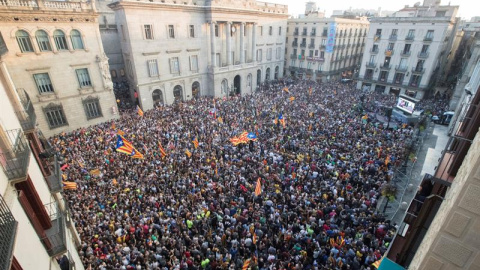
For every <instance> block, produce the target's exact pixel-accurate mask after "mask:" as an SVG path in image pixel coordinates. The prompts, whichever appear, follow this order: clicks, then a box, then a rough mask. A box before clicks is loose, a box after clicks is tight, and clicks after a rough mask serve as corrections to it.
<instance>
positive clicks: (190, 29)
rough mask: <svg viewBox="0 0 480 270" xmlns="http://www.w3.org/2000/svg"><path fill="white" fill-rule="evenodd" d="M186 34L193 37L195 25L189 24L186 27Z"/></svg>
mask: <svg viewBox="0 0 480 270" xmlns="http://www.w3.org/2000/svg"><path fill="white" fill-rule="evenodd" d="M188 34H189V36H190V37H191V38H194V37H195V25H193V24H191V25H189V26H188Z"/></svg>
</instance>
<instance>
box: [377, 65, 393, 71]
mask: <svg viewBox="0 0 480 270" xmlns="http://www.w3.org/2000/svg"><path fill="white" fill-rule="evenodd" d="M390 68H391V66H390V64H383V65H380V69H381V70H390Z"/></svg>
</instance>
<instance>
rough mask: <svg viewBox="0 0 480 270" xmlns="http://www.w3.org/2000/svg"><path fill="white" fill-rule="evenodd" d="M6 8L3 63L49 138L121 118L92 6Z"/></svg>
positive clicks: (1, 28)
mask: <svg viewBox="0 0 480 270" xmlns="http://www.w3.org/2000/svg"><path fill="white" fill-rule="evenodd" d="M2 3H5V4H4V5H0V32H1V34H2V36H3V39H4V41H5V47H6V48H7V50H8V52H7V53H6V54H5V55H3V56H2V57H1V61H2V62H4V63H5V65H6V67H7V68H8V69H9V71H10V74H11V79H12V82H13V83H14V85H15V86H16V88H17V90H18V91H19V92H22V93H23V92H24V93H26V94H27V95H28V96H29V98H30V99H31V101H32V103H33V105H34V108H35V111H36V112H37V119H38V125H39V127H40V128H41V130H42V131H43V133H44V134H45V135H46V136H50V135H53V134H56V133H60V132H63V131H71V130H74V129H77V128H80V127H83V126H88V125H94V124H97V123H100V122H104V121H107V120H109V119H112V118H116V117H117V116H118V112H117V106H116V102H115V97H114V94H113V91H112V90H113V89H112V81H111V77H110V69H109V65H108V59H107V57H106V56H105V53H104V50H103V46H102V40H101V38H100V32H99V27H98V19H97V12H96V9H95V4H94V2H83V1H68V2H59V1H41V0H37V1H24V0H19V1H4V2H2Z"/></svg>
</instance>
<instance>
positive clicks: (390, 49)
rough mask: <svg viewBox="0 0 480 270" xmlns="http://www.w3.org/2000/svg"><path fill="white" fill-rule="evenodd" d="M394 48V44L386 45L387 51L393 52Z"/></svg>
mask: <svg viewBox="0 0 480 270" xmlns="http://www.w3.org/2000/svg"><path fill="white" fill-rule="evenodd" d="M394 46H395V43H388V46H387V50H389V51H393V47H394Z"/></svg>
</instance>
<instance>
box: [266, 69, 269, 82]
mask: <svg viewBox="0 0 480 270" xmlns="http://www.w3.org/2000/svg"><path fill="white" fill-rule="evenodd" d="M265 80H266V81H269V80H270V68H267V71H266V72H265Z"/></svg>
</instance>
